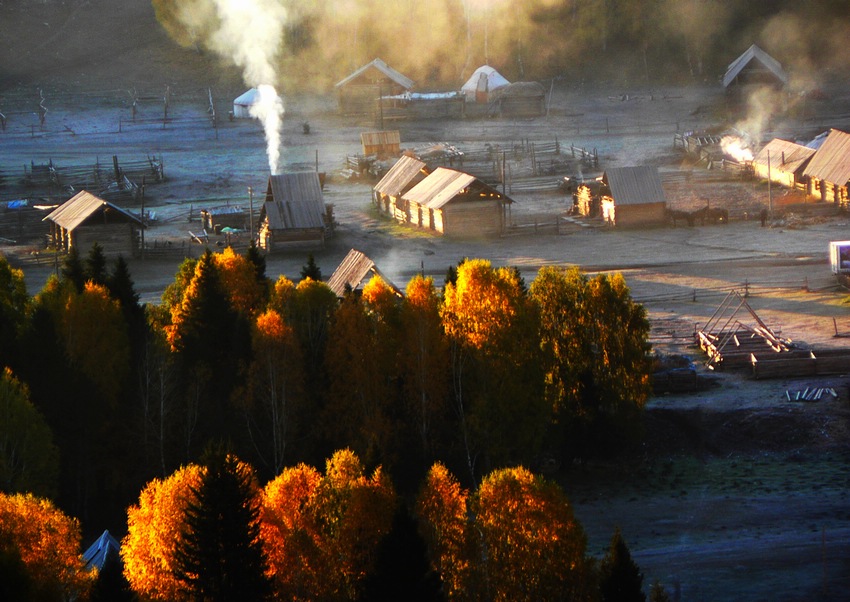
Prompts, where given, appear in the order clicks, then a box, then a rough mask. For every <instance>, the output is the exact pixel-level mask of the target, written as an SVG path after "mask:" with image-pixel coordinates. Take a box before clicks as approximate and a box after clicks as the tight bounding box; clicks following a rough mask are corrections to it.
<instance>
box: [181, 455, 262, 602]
mask: <svg viewBox="0 0 850 602" xmlns="http://www.w3.org/2000/svg"><path fill="white" fill-rule="evenodd" d="M190 489H191V491H192V495H191V496H190V498H189V502H188V504H187V505H186V507H185V508H184V510H183V516H182V525H181V529H180V534H179V537H178V541H177V548H176V550H175V560H176V566H175V567H174V572H175V576H176V577H177V579H178V580H179V581H180V582H181V583H182V584H183V586H184V587H185V588H186V590H187V593H188V594H189V596H190V598H191V599H194V600H220V601H222V602H226V601H228V600H231V601H238V600H263V599H266V598H267V597H268V595H269V589H270V587H269V586H270V581H269V580H268V578H267V577H266V558H265V554H264V552H263V547H262V545H263V544H262V541H261V540H260V537H259V534H260V524H259V513H260V511H259V506H258V491H259V490H258V488H257V483H256V478H255V476H254V472H253V470H252V469H251V468H250V467H249V466H248V465H246V464H244V463H241V462H239V460H238V459H237V458H236V456H234V455H233V454H228V453H225V452H223V451H221V450H214V451H212V452H210V453H208V454H207V457H206V462H205V464H204V467H203V470H202V471H201V480H200V483H199V484H198V485H197V486H194V487H190Z"/></svg>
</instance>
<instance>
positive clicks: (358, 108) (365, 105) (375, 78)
mask: <svg viewBox="0 0 850 602" xmlns="http://www.w3.org/2000/svg"><path fill="white" fill-rule="evenodd" d="M335 87H336V92H337V97H338V99H339V110H340V112H342V113H345V114H357V115H362V114H373V113H375V112H376V110H377V108H378V103H379V99H380V98H381V97H383V96H394V95H398V94H403V93H404V92H409V91H410V90H411V89H413V80H412V79H410V78H409V77H407V76H405V75H402V74H401V73H399V72H398V71H396V70H395V69H393V68H392V67H390V66H389V65H387V64H386V63H385V62H384V61H382V60H381V59H375V60H373V61H372V62H371V63H367V64H366V65H363V66H362V67H360V68H359V69H357V70H356V71H354V73H352V74H351V75H349V76H348V77H346V78H344V79H342V80H340V81H339V82H337V83H336V86H335Z"/></svg>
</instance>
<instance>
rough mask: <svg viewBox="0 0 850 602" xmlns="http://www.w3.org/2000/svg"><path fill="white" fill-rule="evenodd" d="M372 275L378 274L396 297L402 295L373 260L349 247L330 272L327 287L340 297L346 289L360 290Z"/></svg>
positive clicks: (343, 295)
mask: <svg viewBox="0 0 850 602" xmlns="http://www.w3.org/2000/svg"><path fill="white" fill-rule="evenodd" d="M373 276H379V277H380V278H381V280H383V281H384V283H385V284H386V285H387V286H389V287H390V288H391V289H392V290H393V292H394V293H395V294H396V296H397V297H399V298H401V297H403V296H404V295H403V293H402V292H401V289H399V288H398V287H397V286H396V285H395V284H393V282H392V281H391V280H390V279H389V278H387V277H386V276H385V275H384V274H383V273H382V272H381V270H379V269H378V266H377V265H375V262H374V261H372V260H371V259H369V257H367V256H366V255H365V254H364V253H362V252H361V251H358V250H356V249H351V250H350V251H349V252H348V254H347V255H346V256H345V257H344V258H343V260H342V262H340V264H339V265H338V266H337V268H336V269H335V270H334V273H333V274H331V277H330V278H329V279H328V287H329V288H330V289H331V290H332V291H333V292H334V294H335V295H336V296H337V297H338V298H340V299H342V298H343V297H345V294H346V292H348V291H354V292H361V291H362V290H363V287H364V286H365V285H366V284H367V283H368V282H369V280H371V279H372V277H373Z"/></svg>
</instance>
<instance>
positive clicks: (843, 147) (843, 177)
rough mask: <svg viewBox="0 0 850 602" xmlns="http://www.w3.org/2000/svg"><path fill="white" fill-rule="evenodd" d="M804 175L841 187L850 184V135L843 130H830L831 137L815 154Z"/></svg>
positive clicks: (828, 137)
mask: <svg viewBox="0 0 850 602" xmlns="http://www.w3.org/2000/svg"><path fill="white" fill-rule="evenodd" d="M803 175H804V176H812V177H815V178H818V179H819V180H824V181H826V182H832V183H833V184H838V185H839V186H844V185H845V184H847V183H848V182H850V134H848V133H847V132H842V131H841V130H835V129H833V130H830V131H829V136H827V137H826V140H824V141H823V144H821V147H820V148H819V149H818V150H817V151H816V152H815V154H814V156H813V157H812V160H811V161H809V165H808V166H807V167H806V169H805V170H804V171H803Z"/></svg>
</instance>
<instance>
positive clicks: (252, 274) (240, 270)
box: [213, 247, 267, 317]
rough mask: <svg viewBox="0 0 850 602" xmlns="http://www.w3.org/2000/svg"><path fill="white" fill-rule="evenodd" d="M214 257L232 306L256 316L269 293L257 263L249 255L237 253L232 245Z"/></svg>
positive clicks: (245, 313) (248, 315)
mask: <svg viewBox="0 0 850 602" xmlns="http://www.w3.org/2000/svg"><path fill="white" fill-rule="evenodd" d="M213 258H214V259H215V264H216V267H217V268H218V273H219V275H220V278H221V284H222V288H223V290H224V291H225V292H226V294H227V295H228V298H229V299H230V306H231V308H232V309H233V310H234V311H236V312H237V313H239V314H241V315H244V316H247V317H251V316H254V315H255V314H256V313H257V312H258V311H260V310H261V309H262V307H263V305H264V304H265V301H266V293H267V287H266V284H265V282H263V280H262V279H261V278H260V277H259V273H258V266H257V264H256V263H254V262H252V261H250V260H249V259H248V257H247V256H244V255H237V254H236V253H235V252H234V251H233V248H231V247H227V248H225V249H224V250H223V251H222V252H221V253H215V254H214V255H213Z"/></svg>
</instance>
